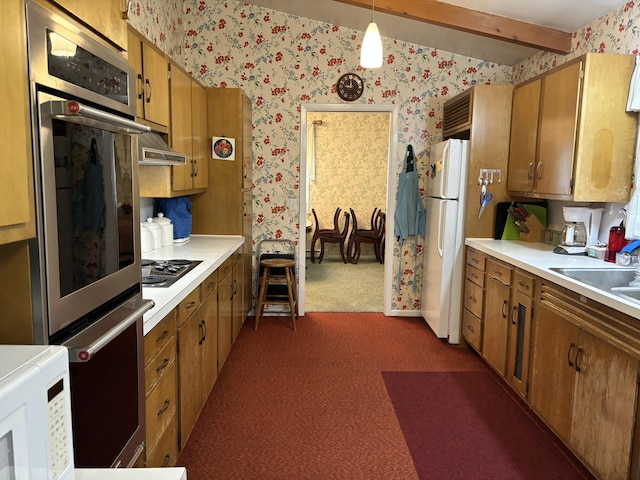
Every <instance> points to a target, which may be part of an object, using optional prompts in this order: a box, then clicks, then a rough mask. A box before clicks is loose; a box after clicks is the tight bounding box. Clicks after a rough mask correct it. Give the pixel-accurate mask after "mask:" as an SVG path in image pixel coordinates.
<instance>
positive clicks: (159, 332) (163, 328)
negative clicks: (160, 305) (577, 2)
mask: <svg viewBox="0 0 640 480" xmlns="http://www.w3.org/2000/svg"><path fill="white" fill-rule="evenodd" d="M175 335H176V311H175V309H174V310H173V311H172V312H171V313H170V314H169V315H167V316H166V317H164V318H163V319H162V321H161V322H160V323H159V324H158V325H156V326H155V327H153V329H152V330H151V331H150V332H149V333H147V334H146V335H145V336H144V363H145V365H146V364H147V363H149V362H150V361H151V359H153V357H155V356H156V355H157V354H158V352H159V351H160V350H162V349H163V348H164V347H165V345H166V344H167V343H168V342H169V341H172V342H174V343H175V340H172V338H173V339H175Z"/></svg>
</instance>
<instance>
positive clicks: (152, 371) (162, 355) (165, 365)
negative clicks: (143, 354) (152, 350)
mask: <svg viewBox="0 0 640 480" xmlns="http://www.w3.org/2000/svg"><path fill="white" fill-rule="evenodd" d="M175 338H176V337H175V336H172V337H171V342H169V343H167V344H166V345H165V346H164V348H163V349H162V350H160V352H159V353H158V355H156V356H155V357H153V359H152V360H151V361H150V362H149V363H148V364H147V365H146V366H145V367H144V383H145V392H146V394H147V395H149V394H150V393H151V390H153V387H155V386H156V384H157V383H158V382H160V381H161V380H162V379H163V378H164V376H165V375H166V374H167V372H169V371H170V369H171V366H172V365H175V363H176V341H175Z"/></svg>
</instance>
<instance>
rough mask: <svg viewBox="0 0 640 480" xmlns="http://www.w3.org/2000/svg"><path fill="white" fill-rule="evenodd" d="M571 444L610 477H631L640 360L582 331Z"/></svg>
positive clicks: (594, 466) (603, 474) (597, 469)
mask: <svg viewBox="0 0 640 480" xmlns="http://www.w3.org/2000/svg"><path fill="white" fill-rule="evenodd" d="M575 363H576V365H575V368H576V371H577V372H576V381H575V392H574V404H573V419H572V422H571V447H572V448H573V449H574V450H575V452H576V453H577V454H578V456H580V457H582V458H584V459H588V462H589V463H590V464H591V466H592V467H593V469H594V470H595V472H596V474H597V475H598V476H599V477H601V478H606V479H626V478H628V477H629V466H630V465H629V459H630V458H631V444H632V437H633V430H634V424H635V416H634V412H635V404H636V396H637V379H638V361H637V360H636V359H634V358H633V357H631V355H629V354H627V353H625V352H623V351H622V350H620V349H618V348H615V347H613V346H611V345H609V344H607V343H605V342H603V341H602V340H600V339H598V338H596V337H594V336H593V335H590V334H588V333H587V332H585V331H581V332H580V340H579V349H578V355H577V358H576V362H575Z"/></svg>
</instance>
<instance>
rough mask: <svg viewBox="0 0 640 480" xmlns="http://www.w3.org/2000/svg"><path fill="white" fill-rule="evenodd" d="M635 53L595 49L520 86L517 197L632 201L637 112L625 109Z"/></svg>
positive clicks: (513, 172)
mask: <svg viewBox="0 0 640 480" xmlns="http://www.w3.org/2000/svg"><path fill="white" fill-rule="evenodd" d="M634 64H635V60H634V56H633V55H618V54H597V53H589V54H586V55H583V56H582V57H578V58H577V59H574V60H571V61H569V62H567V63H565V64H563V65H561V66H559V67H556V68H554V69H552V70H550V71H549V72H546V73H544V74H542V75H541V76H539V77H536V78H535V79H533V80H531V81H529V82H527V83H525V84H522V85H519V86H517V87H516V89H515V93H514V104H513V116H512V125H511V140H510V153H509V178H508V188H509V192H510V193H511V194H512V195H514V196H525V197H534V198H547V199H552V200H569V201H588V202H627V201H628V200H629V194H630V185H631V173H632V164H633V154H634V148H635V134H636V126H637V114H635V113H627V112H625V108H626V101H627V95H628V91H629V82H630V79H631V74H632V73H633V68H634Z"/></svg>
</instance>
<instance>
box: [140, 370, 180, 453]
mask: <svg viewBox="0 0 640 480" xmlns="http://www.w3.org/2000/svg"><path fill="white" fill-rule="evenodd" d="M175 378H176V365H175V363H174V364H173V365H171V366H170V367H169V369H168V370H167V374H166V375H165V377H164V378H163V380H162V381H161V382H160V383H158V385H157V386H156V388H154V389H153V391H152V392H151V393H150V394H149V396H148V397H147V401H146V416H145V418H146V425H147V448H149V449H152V448H153V447H154V446H155V444H156V443H157V441H158V439H159V438H160V434H161V433H162V432H164V430H165V429H166V428H167V427H168V426H169V424H170V423H171V420H172V418H173V417H174V416H175V415H176V411H177V410H176V409H177V400H178V392H177V389H176V381H175Z"/></svg>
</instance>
